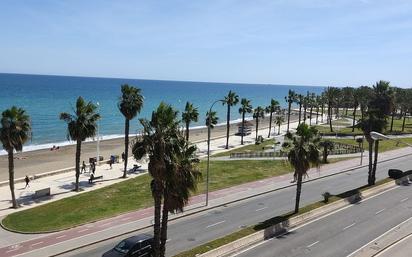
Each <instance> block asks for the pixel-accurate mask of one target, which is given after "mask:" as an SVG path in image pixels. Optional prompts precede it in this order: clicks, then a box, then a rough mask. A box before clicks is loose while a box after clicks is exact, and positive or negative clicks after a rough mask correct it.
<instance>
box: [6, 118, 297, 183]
mask: <svg viewBox="0 0 412 257" xmlns="http://www.w3.org/2000/svg"><path fill="white" fill-rule="evenodd" d="M296 118H297V117H296V116H291V122H293V121H294V120H295V119H296ZM252 122H253V123H254V121H252ZM272 122H273V121H272ZM238 123H239V121H238V120H232V121H231V125H230V132H229V133H230V135H234V134H235V133H236V132H237V126H236V125H237V124H238ZM259 123H260V126H259V127H260V128H259V130H260V129H264V128H268V123H269V118H265V119H263V120H261V121H260V122H259ZM272 131H273V130H272ZM254 132H255V127H254V126H253V127H252V133H254ZM225 135H226V124H220V125H219V126H215V128H214V129H212V131H211V138H212V139H213V138H217V137H222V136H225ZM263 136H264V137H265V138H266V137H267V134H266V133H265V134H263ZM134 138H135V136H134V135H133V136H131V137H130V145H131V144H132V143H133V140H134ZM189 140H190V141H191V142H202V141H206V140H207V127H206V126H203V127H197V128H196V127H195V128H192V129H190V132H189ZM75 151H76V146H75V145H74V144H72V145H65V146H60V149H59V150H54V151H50V149H49V148H47V149H38V150H33V151H25V152H21V153H17V154H15V159H16V160H15V163H14V164H15V179H19V178H24V177H25V176H26V175H28V176H33V175H37V174H41V173H46V172H51V171H55V170H60V169H70V168H72V167H74V161H75ZM96 152H97V150H96V141H94V142H93V141H92V142H84V143H82V152H81V161H83V160H84V161H85V162H86V163H88V160H89V158H92V157H95V156H96V154H97V153H96ZM122 152H124V137H119V138H112V139H107V140H101V141H100V155H101V156H103V158H104V159H108V157H109V156H110V155H119V156H120V155H121V153H122ZM130 156H131V151H130ZM68 172H72V171H68ZM6 180H8V158H7V155H1V156H0V181H6Z"/></svg>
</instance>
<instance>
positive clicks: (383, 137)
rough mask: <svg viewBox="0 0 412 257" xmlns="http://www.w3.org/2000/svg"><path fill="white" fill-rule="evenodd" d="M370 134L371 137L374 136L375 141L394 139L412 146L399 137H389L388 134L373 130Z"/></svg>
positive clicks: (411, 145)
mask: <svg viewBox="0 0 412 257" xmlns="http://www.w3.org/2000/svg"><path fill="white" fill-rule="evenodd" d="M370 135H371V138H372V139H373V140H375V141H376V140H392V141H395V142H398V143H402V144H405V145H407V146H410V147H412V144H409V143H406V142H403V141H401V140H398V139H395V138H391V137H388V136H386V135H384V134H381V133H379V132H375V131H371V132H370Z"/></svg>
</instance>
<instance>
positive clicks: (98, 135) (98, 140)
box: [96, 102, 100, 166]
mask: <svg viewBox="0 0 412 257" xmlns="http://www.w3.org/2000/svg"><path fill="white" fill-rule="evenodd" d="M96 105H97V111H98V112H100V104H99V102H97V103H96ZM99 130H100V119H99V120H98V121H97V158H96V162H97V166H99V165H100V158H99V156H100V131H99Z"/></svg>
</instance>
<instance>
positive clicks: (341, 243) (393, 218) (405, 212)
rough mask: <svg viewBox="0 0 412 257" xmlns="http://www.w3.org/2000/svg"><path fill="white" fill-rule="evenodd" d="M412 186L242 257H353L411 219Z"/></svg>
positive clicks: (359, 205)
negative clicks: (367, 245)
mask: <svg viewBox="0 0 412 257" xmlns="http://www.w3.org/2000/svg"><path fill="white" fill-rule="evenodd" d="M411 192H412V188H411V187H410V186H401V187H397V188H395V189H393V190H390V191H388V192H385V193H383V194H381V195H379V196H376V197H374V198H372V199H369V200H366V201H363V202H361V203H359V204H356V205H352V206H351V207H349V208H346V209H344V210H342V211H340V212H337V213H335V214H333V215H330V216H328V217H325V218H323V219H320V220H318V221H316V222H313V223H310V224H308V225H305V226H303V227H301V228H298V229H296V230H294V231H291V232H289V233H288V234H286V235H284V236H281V237H278V238H273V239H270V240H267V241H265V242H264V243H262V244H260V245H258V246H256V247H254V248H251V249H249V250H247V251H245V252H243V253H241V254H239V255H238V256H239V257H252V256H253V257H255V256H259V257H273V256H277V257H283V256H288V257H292V256H293V257H297V256H305V257H311V256H313V257H315V256H325V257H328V256H333V257H344V256H348V255H350V254H351V253H352V252H354V251H356V250H357V249H359V248H360V247H362V246H363V245H365V244H367V243H368V242H370V241H372V240H374V239H375V238H376V237H378V236H380V235H382V234H383V233H385V232H386V231H387V230H389V229H391V228H393V227H394V226H397V225H398V224H399V223H401V222H403V221H405V220H407V219H408V218H410V217H411V208H412V198H411V199H410V198H409V197H410V195H411Z"/></svg>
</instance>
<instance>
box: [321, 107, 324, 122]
mask: <svg viewBox="0 0 412 257" xmlns="http://www.w3.org/2000/svg"><path fill="white" fill-rule="evenodd" d="M321 109H322V113H321V114H322V118H321V122H322V123H323V114H325V105H324V104H323V103H322V106H321Z"/></svg>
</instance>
